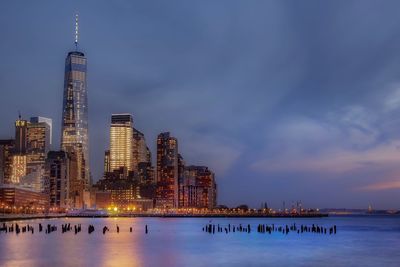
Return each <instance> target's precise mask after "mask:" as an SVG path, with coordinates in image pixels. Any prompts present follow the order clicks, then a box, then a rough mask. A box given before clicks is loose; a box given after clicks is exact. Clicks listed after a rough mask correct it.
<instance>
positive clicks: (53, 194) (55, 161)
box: [45, 151, 71, 208]
mask: <svg viewBox="0 0 400 267" xmlns="http://www.w3.org/2000/svg"><path fill="white" fill-rule="evenodd" d="M70 164H71V162H70V159H69V156H68V154H67V153H66V152H64V151H50V152H49V153H48V156H47V159H46V168H45V169H46V172H45V177H46V180H48V188H46V190H45V191H46V192H47V194H48V195H49V199H50V205H51V206H55V207H60V208H68V207H69V170H70Z"/></svg>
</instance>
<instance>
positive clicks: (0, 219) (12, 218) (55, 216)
mask: <svg viewBox="0 0 400 267" xmlns="http://www.w3.org/2000/svg"><path fill="white" fill-rule="evenodd" d="M328 216H329V214H327V213H321V214H302V215H293V214H279V215H274V214H251V215H240V214H204V215H201V214H120V215H113V214H111V215H93V214H87V215H85V214H79V215H68V214H47V215H45V214H43V215H40V214H32V216H29V215H24V216H21V215H16V216H6V217H2V216H0V222H6V221H20V220H36V219H59V218H322V217H328Z"/></svg>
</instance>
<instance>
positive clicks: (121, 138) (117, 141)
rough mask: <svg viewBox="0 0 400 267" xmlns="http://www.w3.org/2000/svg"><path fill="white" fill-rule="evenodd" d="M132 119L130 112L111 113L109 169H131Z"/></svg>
mask: <svg viewBox="0 0 400 267" xmlns="http://www.w3.org/2000/svg"><path fill="white" fill-rule="evenodd" d="M132 127H133V120H132V115H131V114H126V113H125V114H112V116H111V127H110V169H111V171H114V170H117V169H120V168H124V169H126V170H127V171H132V170H133V159H132V157H133V151H132V150H133V144H132V143H133V128H132Z"/></svg>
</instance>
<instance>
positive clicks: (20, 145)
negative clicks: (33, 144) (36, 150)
mask: <svg viewBox="0 0 400 267" xmlns="http://www.w3.org/2000/svg"><path fill="white" fill-rule="evenodd" d="M27 129H28V122H27V121H26V120H22V119H21V115H19V118H18V120H16V121H15V147H14V151H13V153H12V156H11V177H10V183H12V184H19V183H20V182H21V178H22V177H24V176H25V175H26V148H27Z"/></svg>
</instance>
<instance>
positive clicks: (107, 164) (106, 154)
mask: <svg viewBox="0 0 400 267" xmlns="http://www.w3.org/2000/svg"><path fill="white" fill-rule="evenodd" d="M110 171H111V166H110V150H106V151H105V152H104V172H110Z"/></svg>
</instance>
